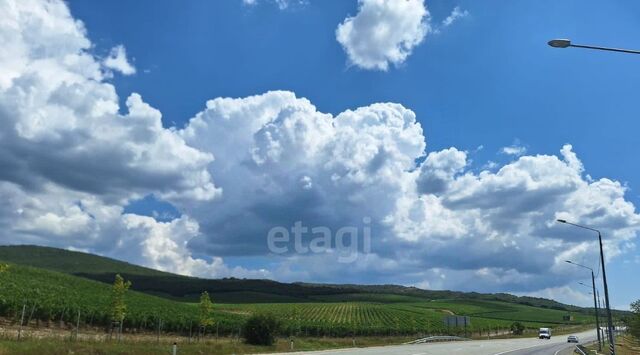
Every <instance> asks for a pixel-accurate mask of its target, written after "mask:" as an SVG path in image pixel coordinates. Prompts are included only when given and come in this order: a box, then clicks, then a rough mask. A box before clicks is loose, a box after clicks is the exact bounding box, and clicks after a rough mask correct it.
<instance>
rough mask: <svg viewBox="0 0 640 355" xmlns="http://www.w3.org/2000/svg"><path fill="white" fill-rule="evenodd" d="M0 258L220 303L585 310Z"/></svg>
mask: <svg viewBox="0 0 640 355" xmlns="http://www.w3.org/2000/svg"><path fill="white" fill-rule="evenodd" d="M0 260H1V261H6V262H10V263H14V264H19V265H27V266H33V267H37V268H42V269H47V270H52V271H58V272H62V273H66V274H71V275H75V276H81V277H83V278H87V279H91V280H95V281H100V282H105V283H111V282H112V281H113V278H114V276H115V274H116V273H119V274H121V275H122V276H124V277H125V278H126V279H129V280H131V281H132V283H133V286H132V289H133V290H136V291H139V292H144V293H148V294H154V295H158V296H162V297H165V298H170V299H174V300H180V301H194V300H196V299H197V297H198V295H199V294H200V293H201V292H202V291H204V290H206V291H208V292H209V293H210V294H211V296H212V297H213V298H214V299H215V300H216V302H218V303H298V302H342V301H358V302H397V301H398V300H401V301H402V302H410V301H423V300H435V299H452V300H478V301H501V302H507V303H515V304H521V305H525V306H533V307H541V308H549V309H556V310H562V311H586V310H584V309H581V308H578V307H574V306H569V305H565V304H562V303H559V302H556V301H553V300H548V299H544V298H534V297H517V296H514V295H510V294H503V293H499V294H481V293H475V292H471V293H465V292H456V291H433V290H423V289H419V288H415V287H405V286H398V285H331V284H311V283H281V282H276V281H271V280H249V279H235V278H226V279H216V280H212V279H202V278H196V277H188V276H182V275H176V274H172V273H167V272H162V271H157V270H153V269H149V268H145V267H141V266H137V265H133V264H129V263H126V262H122V261H118V260H114V259H110V258H106V257H102V256H97V255H93V254H87V253H82V252H76V251H69V250H63V249H56V248H49V247H40V246H24V245H23V246H0Z"/></svg>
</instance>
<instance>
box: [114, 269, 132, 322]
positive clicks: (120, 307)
mask: <svg viewBox="0 0 640 355" xmlns="http://www.w3.org/2000/svg"><path fill="white" fill-rule="evenodd" d="M129 287H131V281H126V282H125V281H124V279H123V278H122V276H120V274H117V275H116V280H115V281H114V283H113V286H112V288H111V320H113V321H116V322H118V323H120V322H122V321H123V320H124V317H125V316H126V315H127V304H126V303H125V301H124V295H125V293H126V292H127V290H128V289H129Z"/></svg>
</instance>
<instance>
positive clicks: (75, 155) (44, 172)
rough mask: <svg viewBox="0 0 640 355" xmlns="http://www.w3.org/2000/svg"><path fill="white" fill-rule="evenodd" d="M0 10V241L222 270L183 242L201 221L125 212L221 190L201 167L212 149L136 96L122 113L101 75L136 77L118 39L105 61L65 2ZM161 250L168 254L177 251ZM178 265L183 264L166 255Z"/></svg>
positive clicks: (191, 269)
mask: <svg viewBox="0 0 640 355" xmlns="http://www.w3.org/2000/svg"><path fill="white" fill-rule="evenodd" d="M0 17H1V18H2V19H3V20H2V21H1V22H0V38H1V39H2V42H3V44H4V50H3V51H2V54H0V67H2V68H3V70H2V71H0V196H2V198H3V201H4V203H3V206H2V207H1V209H0V212H1V213H2V215H1V216H0V226H1V228H0V230H1V232H0V237H1V238H2V242H4V243H37V244H49V245H55V246H61V247H74V248H81V249H87V250H93V251H98V252H101V253H104V254H109V255H113V256H123V257H126V258H127V259H129V260H131V261H135V262H141V263H146V264H150V265H153V266H156V267H158V268H169V269H174V270H176V271H181V272H186V273H196V274H208V275H225V274H227V272H228V271H229V270H225V266H224V265H223V264H222V263H221V261H220V260H215V261H214V263H213V264H208V263H206V262H204V261H203V260H200V261H196V260H193V259H192V258H191V257H190V255H189V252H188V251H187V249H186V246H185V243H186V240H188V239H191V238H193V237H194V236H197V235H198V224H197V222H195V221H193V220H190V219H189V218H188V217H186V216H184V217H182V220H181V221H179V222H171V223H160V222H156V221H155V220H148V219H144V218H141V217H139V216H135V215H130V214H123V210H124V209H123V207H124V206H125V205H126V204H127V203H128V202H129V201H131V200H133V199H136V198H140V197H142V196H145V195H147V194H151V193H152V194H154V195H156V196H158V197H159V198H164V199H168V200H176V201H180V200H189V201H192V200H195V201H200V200H202V201H205V200H210V199H213V198H215V197H216V196H217V195H219V194H220V190H219V189H218V188H217V187H216V186H215V185H214V184H213V181H212V179H211V176H210V174H209V173H208V171H207V165H208V164H209V163H210V162H211V161H212V160H213V155H212V154H211V153H209V152H202V151H199V150H197V149H194V148H193V147H190V146H188V145H187V144H186V143H185V142H184V140H183V139H182V138H181V137H180V136H179V135H178V134H177V133H176V132H175V131H172V130H168V129H165V128H163V127H162V122H161V114H160V112H159V111H157V110H156V109H154V108H152V107H150V106H149V105H148V104H146V103H145V102H144V101H143V100H142V98H141V97H140V95H138V94H132V95H131V96H130V97H128V98H127V100H126V106H127V107H126V112H127V113H126V114H120V113H119V110H120V107H119V104H118V97H117V95H116V92H115V88H114V87H113V86H112V85H111V84H109V83H107V82H105V81H104V79H105V76H106V77H108V76H110V75H112V74H111V71H110V70H111V69H115V70H119V71H121V72H123V73H124V74H133V69H132V68H131V67H129V66H128V65H129V64H128V62H127V61H126V57H125V54H124V53H125V51H124V48H123V47H119V49H116V51H115V52H114V53H112V56H110V57H109V58H107V59H106V60H104V65H105V66H104V67H103V66H102V65H101V63H100V60H99V59H98V58H96V57H94V56H93V55H92V54H91V52H90V49H91V42H90V41H89V40H88V39H87V38H86V31H85V29H84V26H83V24H82V23H81V22H79V21H75V20H74V19H73V18H72V17H71V15H70V13H69V9H68V8H67V6H66V4H64V3H63V2H61V1H4V2H2V3H0ZM170 238H180V240H181V241H174V242H171V239H170ZM185 238H186V239H185ZM159 243H160V244H162V247H158V244H159ZM154 248H155V249H154ZM118 250H119V251H118ZM160 252H165V253H167V252H169V253H174V255H172V259H173V260H169V259H171V258H168V257H164V258H162V257H160V256H158V255H157V254H158V253H160ZM176 262H177V263H181V265H173V264H171V263H176ZM207 268H208V270H207Z"/></svg>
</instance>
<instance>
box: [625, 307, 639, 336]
mask: <svg viewBox="0 0 640 355" xmlns="http://www.w3.org/2000/svg"><path fill="white" fill-rule="evenodd" d="M631 312H632V314H631V315H630V316H629V317H628V318H627V327H628V328H629V334H631V335H632V336H633V337H635V338H637V339H640V300H637V301H635V302H633V303H632V304H631Z"/></svg>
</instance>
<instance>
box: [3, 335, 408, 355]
mask: <svg viewBox="0 0 640 355" xmlns="http://www.w3.org/2000/svg"><path fill="white" fill-rule="evenodd" d="M409 340H413V338H409V337H360V338H355V347H369V346H379V345H392V344H402V343H404V342H407V341H409ZM353 341H354V339H353V338H299V339H298V338H294V351H313V350H326V349H337V348H350V347H353V346H354V343H353ZM177 346H178V353H179V354H181V355H183V354H186V355H191V354H193V355H196V354H197V355H203V354H255V353H270V352H288V351H291V344H290V339H288V338H279V339H278V340H277V342H276V344H274V345H273V346H255V345H249V344H245V343H243V342H238V341H237V340H236V339H234V338H220V339H218V340H207V341H203V342H200V343H191V344H189V343H186V342H180V343H178V345H177ZM171 350H172V342H170V341H166V339H165V340H163V341H161V342H160V343H158V342H148V341H133V342H132V341H127V342H122V343H118V342H115V341H112V342H105V341H87V340H84V341H73V342H72V341H69V340H63V339H25V340H22V341H16V340H8V339H2V340H0V355H13V354H24V355H69V354H82V355H85V354H86V355H103V354H104V355H106V354H109V355H111V354H115V355H130V354H136V355H157V354H171Z"/></svg>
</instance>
